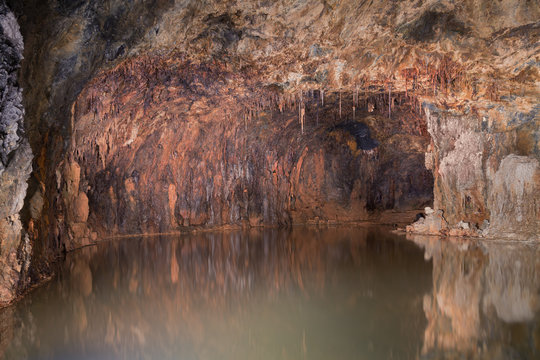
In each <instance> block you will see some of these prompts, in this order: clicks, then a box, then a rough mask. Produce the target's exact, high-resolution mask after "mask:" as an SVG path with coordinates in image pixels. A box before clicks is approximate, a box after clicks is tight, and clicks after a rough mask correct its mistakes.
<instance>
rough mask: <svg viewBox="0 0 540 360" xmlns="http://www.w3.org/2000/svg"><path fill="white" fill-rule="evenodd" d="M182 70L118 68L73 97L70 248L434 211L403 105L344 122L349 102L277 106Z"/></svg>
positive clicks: (152, 65) (156, 62) (131, 64)
mask: <svg viewBox="0 0 540 360" xmlns="http://www.w3.org/2000/svg"><path fill="white" fill-rule="evenodd" d="M184 58H185V57H184V56H183V55H182V54H177V55H174V56H166V57H165V56H146V57H139V58H137V59H132V60H128V61H126V62H123V63H121V64H120V65H118V66H117V67H116V68H114V69H112V70H110V71H105V72H104V73H102V74H100V75H99V76H97V77H96V78H95V79H94V80H92V81H91V82H90V83H89V84H88V86H87V87H85V89H84V90H83V91H82V92H81V94H80V96H79V97H78V99H77V101H76V102H75V104H74V106H73V109H72V124H73V125H72V126H73V136H72V137H71V144H70V146H69V150H68V153H67V154H66V155H65V157H64V158H63V160H62V161H61V163H60V166H59V169H58V171H57V172H56V184H57V187H58V191H59V194H60V195H59V197H58V198H57V199H55V202H56V203H57V204H59V210H60V211H61V213H63V214H65V217H64V218H63V219H62V218H61V219H62V220H61V221H59V222H58V223H57V226H56V228H55V229H56V232H57V233H56V234H57V235H62V234H61V233H62V232H63V231H65V234H64V235H67V238H68V239H66V240H64V241H65V244H66V246H67V248H68V249H71V248H74V247H78V246H81V245H83V244H86V243H89V242H92V241H93V240H95V239H96V238H97V237H98V236H107V235H110V234H117V233H121V234H129V233H148V232H166V231H174V230H179V229H182V228H184V227H186V226H201V225H204V226H223V225H238V226H259V225H276V224H280V225H290V224H293V223H306V222H308V223H314V224H317V223H328V222H333V223H337V222H347V221H359V220H370V219H377V216H378V215H379V214H380V213H381V212H384V211H391V212H393V213H395V214H396V216H397V215H398V214H400V213H406V212H407V211H408V210H409V211H410V210H413V211H414V210H415V209H421V208H422V207H423V206H426V205H430V204H431V202H432V183H433V180H432V176H431V173H430V172H429V171H428V170H427V169H426V168H425V167H424V154H423V151H424V149H425V148H426V147H427V144H428V143H429V137H428V134H427V129H426V124H425V122H424V120H423V118H422V117H421V116H419V115H418V114H417V113H416V112H415V108H414V105H413V103H414V101H413V99H410V98H408V97H407V96H405V94H402V96H400V97H397V98H396V100H397V99H399V102H397V104H395V105H394V115H393V117H392V118H388V117H387V116H386V108H387V106H386V104H387V102H386V103H385V101H384V99H385V96H378V97H371V98H367V99H364V100H362V104H359V103H357V104H356V106H357V107H358V111H356V110H355V112H354V114H353V113H352V107H353V106H354V104H355V103H354V101H355V98H354V95H353V94H352V93H330V94H328V93H327V94H326V96H325V99H323V96H324V95H322V94H321V92H319V91H308V92H305V93H303V92H301V93H300V94H296V95H295V96H284V95H283V93H282V92H279V91H276V90H275V89H273V88H271V87H264V86H261V84H260V81H259V80H258V79H257V78H256V76H254V75H253V73H252V72H251V70H247V69H246V70H244V71H243V72H232V71H231V70H230V67H228V65H227V64H226V63H223V62H215V61H214V62H212V63H208V64H194V63H191V62H189V61H186V60H185V59H184ZM340 99H341V100H340ZM369 103H373V104H377V103H378V105H377V106H378V107H379V108H381V109H382V110H383V111H382V112H383V113H384V114H385V115H384V116H383V115H381V114H379V113H377V112H372V113H370V112H368V111H367V108H368V104H369ZM362 109H365V110H362ZM299 113H300V114H303V115H302V116H303V119H302V118H301V116H299ZM409 216H410V215H409ZM410 218H411V219H412V216H410ZM405 221H410V219H409V218H407V220H405ZM61 237H62V238H65V237H66V236H61Z"/></svg>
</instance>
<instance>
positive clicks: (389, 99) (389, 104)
mask: <svg viewBox="0 0 540 360" xmlns="http://www.w3.org/2000/svg"><path fill="white" fill-rule="evenodd" d="M391 115H392V83H388V118H389V119H390V117H391Z"/></svg>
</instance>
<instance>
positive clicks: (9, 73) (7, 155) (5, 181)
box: [0, 2, 32, 305]
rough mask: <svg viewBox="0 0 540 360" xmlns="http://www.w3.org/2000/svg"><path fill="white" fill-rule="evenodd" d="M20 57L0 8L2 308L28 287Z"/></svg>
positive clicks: (28, 161)
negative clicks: (23, 221) (19, 78)
mask: <svg viewBox="0 0 540 360" xmlns="http://www.w3.org/2000/svg"><path fill="white" fill-rule="evenodd" d="M22 51H23V42H22V36H21V34H20V31H19V25H18V24H17V21H16V19H15V16H14V15H13V13H11V12H10V11H9V9H8V8H7V7H6V6H5V5H4V3H3V2H0V305H2V304H6V303H8V302H10V301H12V300H13V299H14V298H15V297H16V295H17V294H18V292H19V291H21V290H22V289H24V287H25V286H26V285H27V284H28V281H27V276H28V269H29V265H30V256H31V246H32V244H31V243H30V241H29V238H28V237H27V236H26V235H25V231H24V229H23V224H22V223H21V220H20V216H19V213H20V211H21V209H22V208H23V205H24V201H25V197H26V190H27V188H28V184H27V179H28V177H29V176H30V172H31V171H32V150H31V148H30V145H29V143H28V140H27V139H26V135H25V130H24V124H23V116H24V108H23V105H22V89H21V88H20V87H19V83H18V79H17V71H18V69H19V67H20V62H21V60H22Z"/></svg>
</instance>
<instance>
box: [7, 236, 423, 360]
mask: <svg viewBox="0 0 540 360" xmlns="http://www.w3.org/2000/svg"><path fill="white" fill-rule="evenodd" d="M389 263H390V264H393V265H394V266H399V267H403V268H404V269H406V270H405V271H401V272H399V273H397V274H396V273H394V272H391V271H381V269H383V268H384V267H385V266H387V264H389ZM62 267H63V269H62V270H61V271H59V275H60V276H59V277H57V278H55V279H53V280H52V281H51V282H50V283H48V284H46V285H45V286H44V288H40V289H37V291H36V292H35V293H34V294H32V297H30V298H28V299H23V300H22V301H21V302H20V303H19V304H17V306H16V307H14V308H12V309H9V310H10V311H9V312H3V311H1V310H0V319H5V320H6V321H8V322H9V323H11V324H13V328H15V329H17V331H14V332H11V333H9V332H6V333H5V336H6V337H5V339H6V340H7V342H6V343H3V342H2V341H0V357H1V356H2V354H5V356H6V357H7V358H12V357H16V356H15V355H17V354H18V353H19V352H20V351H27V350H26V349H28V348H29V349H34V348H37V347H38V345H37V344H38V342H39V341H40V340H41V341H42V342H46V343H48V344H59V347H60V348H63V349H66V348H68V349H80V348H81V347H83V346H84V348H82V349H81V350H80V353H81V354H85V355H88V356H90V355H93V356H92V357H99V358H110V356H106V355H102V356H98V355H96V354H93V353H92V352H93V351H96V350H101V351H105V353H106V354H107V355H109V354H114V357H115V358H132V356H133V354H136V356H142V357H144V358H155V354H156V353H159V354H165V355H166V356H164V357H162V358H178V357H179V355H178V354H185V353H189V351H190V350H191V351H193V352H195V353H197V354H201V353H204V352H205V351H209V349H215V348H216V347H217V349H215V350H216V352H217V354H216V356H208V358H225V355H224V354H228V351H229V350H230V346H231V344H227V343H226V340H228V341H232V342H234V344H236V342H238V341H242V342H245V339H246V338H247V336H248V332H249V331H254V330H255V329H257V328H258V327H263V328H264V329H265V330H264V331H266V332H269V331H270V330H268V329H272V328H274V327H275V330H276V331H277V332H278V333H279V334H282V336H283V337H284V338H287V337H291V336H297V334H298V332H300V335H301V334H302V328H299V327H300V326H306V325H304V324H302V323H299V322H298V321H297V320H296V319H297V316H299V317H300V318H301V319H304V315H301V314H300V313H302V311H298V307H297V306H298V302H301V301H306V302H307V304H309V305H311V306H315V304H318V302H319V301H320V302H321V306H322V305H325V306H328V307H330V308H331V309H330V310H329V312H331V313H333V314H335V313H340V314H341V316H343V317H344V318H347V317H348V318H349V319H351V320H350V321H354V320H357V321H360V322H362V321H364V322H366V323H367V324H370V323H371V322H373V323H378V324H381V323H385V322H386V321H388V323H389V325H388V326H370V325H365V324H364V325H360V327H362V326H366V327H368V328H370V331H366V333H364V334H354V335H355V336H356V337H358V338H360V339H362V340H364V339H365V343H364V341H363V342H362V343H361V345H360V344H359V343H355V342H352V343H351V341H350V339H344V343H345V344H347V345H349V346H352V347H353V349H351V352H352V353H354V350H356V351H358V346H362V347H364V346H365V347H367V342H368V341H370V342H372V347H374V348H375V350H374V352H373V353H372V354H375V355H374V357H377V358H379V357H380V358H387V357H388V356H391V353H392V349H391V348H389V347H387V346H385V345H386V344H388V343H399V344H407V349H408V351H409V352H410V353H411V355H413V354H414V353H415V352H416V351H417V349H419V348H420V347H421V340H422V336H421V331H420V329H422V328H423V327H424V325H425V321H424V319H422V308H421V299H422V294H423V292H424V291H426V290H427V289H429V288H430V280H431V274H430V272H429V270H430V264H429V263H428V262H425V261H424V260H423V259H422V252H421V251H420V250H419V249H417V248H416V247H415V246H414V245H412V244H410V243H408V242H405V241H402V240H401V239H396V237H395V235H389V234H388V233H385V232H383V231H380V230H378V229H369V228H347V227H345V228H344V227H331V228H326V229H324V230H317V229H316V228H293V229H266V230H264V231H261V230H259V229H250V230H248V231H246V232H242V233H240V232H238V231H230V232H221V233H210V232H206V233H198V234H191V235H190V234H186V235H182V236H160V237H147V238H143V239H141V238H129V239H118V240H117V241H113V242H106V243H103V244H99V245H97V246H92V247H87V248H84V249H81V250H80V251H78V252H75V253H72V254H70V255H68V257H67V259H66V262H65V263H64V264H62ZM344 277H345V278H346V279H350V280H351V281H354V283H358V284H361V288H358V287H356V286H350V287H346V286H343V284H340V283H339V281H343V278H344ZM338 279H339V281H338ZM345 281H347V280H345ZM390 282H391V283H393V285H392V286H387V284H388V283H390ZM336 283H338V284H336ZM334 289H339V294H338V295H334V293H335V291H334ZM341 292H344V293H341ZM396 294H397V295H398V296H399V301H396V298H395V297H394V296H395V295H396ZM391 295H394V296H391ZM43 297H46V298H49V299H51V298H55V299H58V301H57V302H49V304H50V305H51V308H50V311H42V307H41V306H39V304H40V301H41V300H42V299H43ZM283 299H287V300H288V299H291V300H292V303H293V304H294V305H290V302H288V301H286V304H287V305H285V306H284V305H283V303H280V301H283ZM375 299H377V300H375ZM336 300H339V301H336ZM358 304H365V306H366V307H368V308H370V309H372V308H373V309H375V310H376V311H375V313H376V314H381V313H382V314H388V317H384V316H383V318H381V317H379V316H377V315H376V314H375V313H374V314H366V315H365V316H364V317H360V315H361V314H362V312H363V311H365V309H364V308H363V307H362V306H359V305H358ZM276 306H284V308H283V309H282V311H283V312H286V313H288V312H289V311H290V312H291V314H295V315H292V319H291V320H290V321H285V322H283V321H280V320H282V319H281V318H280V319H272V318H271V317H270V316H271V315H272V314H275V310H274V309H275V307H276ZM141 309H143V310H142V311H141ZM305 310H306V312H308V313H309V310H308V309H305ZM397 316H400V321H399V323H403V324H407V326H404V327H392V326H390V324H395V322H396V318H395V317H397ZM323 319H324V317H323ZM306 320H309V319H306ZM311 320H312V321H313V319H311ZM250 321H254V322H255V323H254V324H253V325H252V326H251V327H250V326H249V325H250ZM315 321H316V319H315ZM156 322H157V323H158V324H159V325H156ZM307 323H308V322H306V324H307ZM309 323H311V324H313V322H309ZM2 325H3V323H0V334H2V335H4V333H1V331H2ZM215 325H219V327H218V328H216V327H215ZM326 325H327V326H329V327H330V326H336V325H340V326H345V324H342V323H340V324H331V323H328V324H326ZM410 326H414V329H415V331H410ZM51 328H53V329H57V328H58V329H61V334H62V336H58V334H57V333H55V332H54V331H51ZM64 329H67V330H66V332H65V333H64ZM310 330H313V329H309V328H308V329H304V331H307V335H308V338H307V341H308V342H309V345H310V351H311V354H314V353H315V349H316V344H313V342H312V341H313V340H312V339H313V338H312V335H313V331H310ZM213 334H218V335H219V336H212V335H213ZM324 334H326V333H324ZM250 338H251V339H252V341H253V342H255V344H254V345H253V344H252V345H253V346H254V347H255V350H258V349H265V350H267V351H269V352H271V353H270V354H271V355H275V357H276V358H279V357H280V356H281V351H282V349H281V347H278V348H277V349H274V348H269V345H268V340H269V339H266V338H264V337H263V338H261V337H257V336H255V332H253V336H252V337H250ZM2 339H4V338H2ZM223 339H226V340H225V341H224V340H223ZM272 340H273V339H272ZM285 343H286V342H284V344H283V345H284V346H285ZM66 344H67V345H66ZM92 344H96V345H97V346H99V349H95V348H93V347H92V346H91V345H92ZM270 344H272V342H270ZM41 345H42V347H43V344H41ZM194 345H195V346H196V348H195V349H191V348H190V347H189V346H194ZM223 345H225V348H223V347H219V346H223ZM154 347H156V348H158V350H155V349H154ZM41 349H42V348H41ZM241 349H242V350H244V351H250V349H251V348H250V347H248V346H246V344H245V343H242V347H241ZM56 350H57V349H56V348H55V347H54V346H53V347H52V349H50V351H51V353H53V352H54V351H56ZM287 350H288V351H290V349H289V348H287ZM293 350H294V349H293ZM325 350H327V351H328V353H325V355H326V354H328V357H332V356H333V355H335V349H333V348H332V349H325ZM274 351H275V353H273V352H274ZM394 351H395V350H394ZM30 352H31V350H30ZM289 353H290V352H289ZM394 354H395V353H394ZM27 355H28V356H30V357H31V356H32V355H33V354H32V353H29V354H27ZM51 355H58V354H51ZM153 355H154V356H153ZM259 355H260V353H257V354H251V356H241V357H238V358H241V359H244V358H249V359H252V358H257V357H258V356H259ZM267 355H268V354H266V353H265V356H267ZM111 357H112V356H111ZM186 357H188V356H185V357H182V358H186ZM199 357H200V358H205V356H199ZM272 357H273V356H272ZM324 357H325V358H327V356H324ZM188 358H197V357H196V356H189V357H188Z"/></svg>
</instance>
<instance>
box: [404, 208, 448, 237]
mask: <svg viewBox="0 0 540 360" xmlns="http://www.w3.org/2000/svg"><path fill="white" fill-rule="evenodd" d="M428 209H430V208H426V217H425V218H421V219H419V220H418V221H416V222H414V223H412V224H411V225H407V227H406V228H405V231H407V232H413V233H418V234H426V235H441V234H443V233H445V232H446V231H447V230H448V223H447V222H446V220H445V218H444V217H443V212H442V211H441V210H437V211H433V212H432V211H429V210H428Z"/></svg>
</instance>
